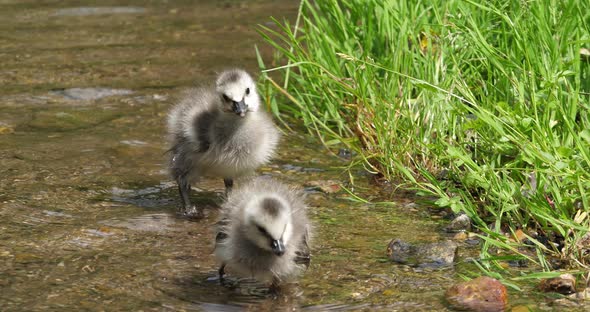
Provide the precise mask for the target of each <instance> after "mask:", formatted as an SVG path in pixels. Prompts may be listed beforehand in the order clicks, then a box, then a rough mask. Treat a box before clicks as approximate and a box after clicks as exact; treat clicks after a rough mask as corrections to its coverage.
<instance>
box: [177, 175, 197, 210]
mask: <svg viewBox="0 0 590 312" xmlns="http://www.w3.org/2000/svg"><path fill="white" fill-rule="evenodd" d="M176 182H177V183H178V192H179V193H180V199H181V201H182V208H181V210H180V214H181V215H183V216H186V217H189V218H195V219H198V218H202V217H203V212H202V211H201V210H199V209H197V207H196V206H195V205H193V204H192V203H191V200H190V192H191V184H190V183H189V182H188V180H187V179H185V178H184V177H179V178H178V179H177V180H176Z"/></svg>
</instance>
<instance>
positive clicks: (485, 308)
mask: <svg viewBox="0 0 590 312" xmlns="http://www.w3.org/2000/svg"><path fill="white" fill-rule="evenodd" d="M445 298H446V300H447V302H448V303H449V304H450V305H451V306H452V307H453V308H455V309H458V310H469V311H478V312H479V311H481V312H495V311H504V310H505V309H506V307H507V305H508V292H507V290H506V286H504V285H502V283H500V282H499V281H498V280H496V279H494V278H491V277H487V276H480V277H478V278H475V279H472V280H470V281H466V282H462V283H458V284H456V285H453V286H451V288H449V289H447V291H446V293H445Z"/></svg>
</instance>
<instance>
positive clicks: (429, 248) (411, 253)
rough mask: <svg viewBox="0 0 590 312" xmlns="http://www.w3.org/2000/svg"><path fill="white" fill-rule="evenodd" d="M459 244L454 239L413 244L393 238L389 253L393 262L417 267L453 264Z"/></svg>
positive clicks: (388, 247)
mask: <svg viewBox="0 0 590 312" xmlns="http://www.w3.org/2000/svg"><path fill="white" fill-rule="evenodd" d="M456 252H457V244H456V243H455V242H452V241H444V242H437V243H428V244H419V245H412V244H410V243H407V242H404V241H402V240H399V239H393V240H392V241H391V242H390V243H389V245H388V246H387V255H388V256H389V259H391V260H392V261H393V262H397V263H401V264H407V265H410V266H417V267H441V266H449V265H452V264H453V262H454V260H455V254H456Z"/></svg>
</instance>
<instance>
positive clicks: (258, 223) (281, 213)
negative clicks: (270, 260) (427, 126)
mask: <svg viewBox="0 0 590 312" xmlns="http://www.w3.org/2000/svg"><path fill="white" fill-rule="evenodd" d="M269 198H270V199H272V200H277V201H279V202H280V203H281V204H280V208H279V209H278V210H277V211H276V213H275V212H272V213H269V211H267V210H265V209H264V208H263V202H264V200H268V199H269ZM244 218H245V220H246V224H247V226H248V231H247V233H248V236H249V238H250V240H252V241H253V242H255V243H256V244H257V245H258V246H259V247H261V248H264V249H267V250H269V249H270V242H271V240H280V239H282V240H283V243H284V244H286V242H287V241H288V240H289V239H290V238H291V236H292V231H293V226H292V225H291V212H290V209H289V206H288V205H287V204H286V203H285V202H284V200H282V199H281V198H279V197H275V196H272V195H270V196H269V195H265V196H260V197H255V198H252V199H251V200H250V201H249V203H248V205H247V206H246V207H245V209H244Z"/></svg>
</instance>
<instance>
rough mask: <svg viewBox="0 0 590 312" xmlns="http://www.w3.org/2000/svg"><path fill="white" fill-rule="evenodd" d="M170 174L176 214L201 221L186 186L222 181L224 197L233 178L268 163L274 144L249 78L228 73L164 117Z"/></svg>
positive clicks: (273, 133)
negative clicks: (177, 195) (178, 203)
mask: <svg viewBox="0 0 590 312" xmlns="http://www.w3.org/2000/svg"><path fill="white" fill-rule="evenodd" d="M168 133H169V136H170V143H171V148H170V150H169V152H170V160H169V169H170V173H171V175H172V177H173V178H174V180H176V182H177V184H178V190H179V193H180V198H181V201H182V207H181V211H180V213H181V214H183V215H185V216H187V217H191V218H200V217H202V216H203V212H202V209H199V208H198V207H196V206H195V205H193V204H192V203H191V200H190V198H189V194H190V190H191V184H194V183H196V182H198V180H199V178H200V177H202V176H212V177H221V178H223V181H224V184H225V190H226V195H227V194H228V193H229V192H230V191H231V189H232V186H233V183H234V178H237V177H240V176H244V175H247V174H251V173H253V172H254V170H256V168H258V167H260V166H261V165H263V164H265V163H267V162H268V161H269V160H270V159H271V157H272V156H273V154H274V151H275V149H276V147H277V144H278V142H279V131H278V129H277V128H276V126H275V124H274V123H273V121H272V118H271V117H270V116H269V115H268V114H267V113H266V112H264V111H262V110H260V98H259V95H258V93H257V92H256V84H255V82H254V80H253V79H252V77H250V75H248V73H246V72H245V71H243V70H240V69H231V70H227V71H224V72H222V73H221V74H219V76H218V77H217V81H216V86H215V88H204V87H201V88H196V89H192V90H189V91H188V92H187V94H186V95H185V96H184V98H183V99H182V100H181V101H180V102H179V103H178V104H177V105H176V106H175V107H174V108H173V109H172V110H171V112H170V114H169V115H168Z"/></svg>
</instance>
